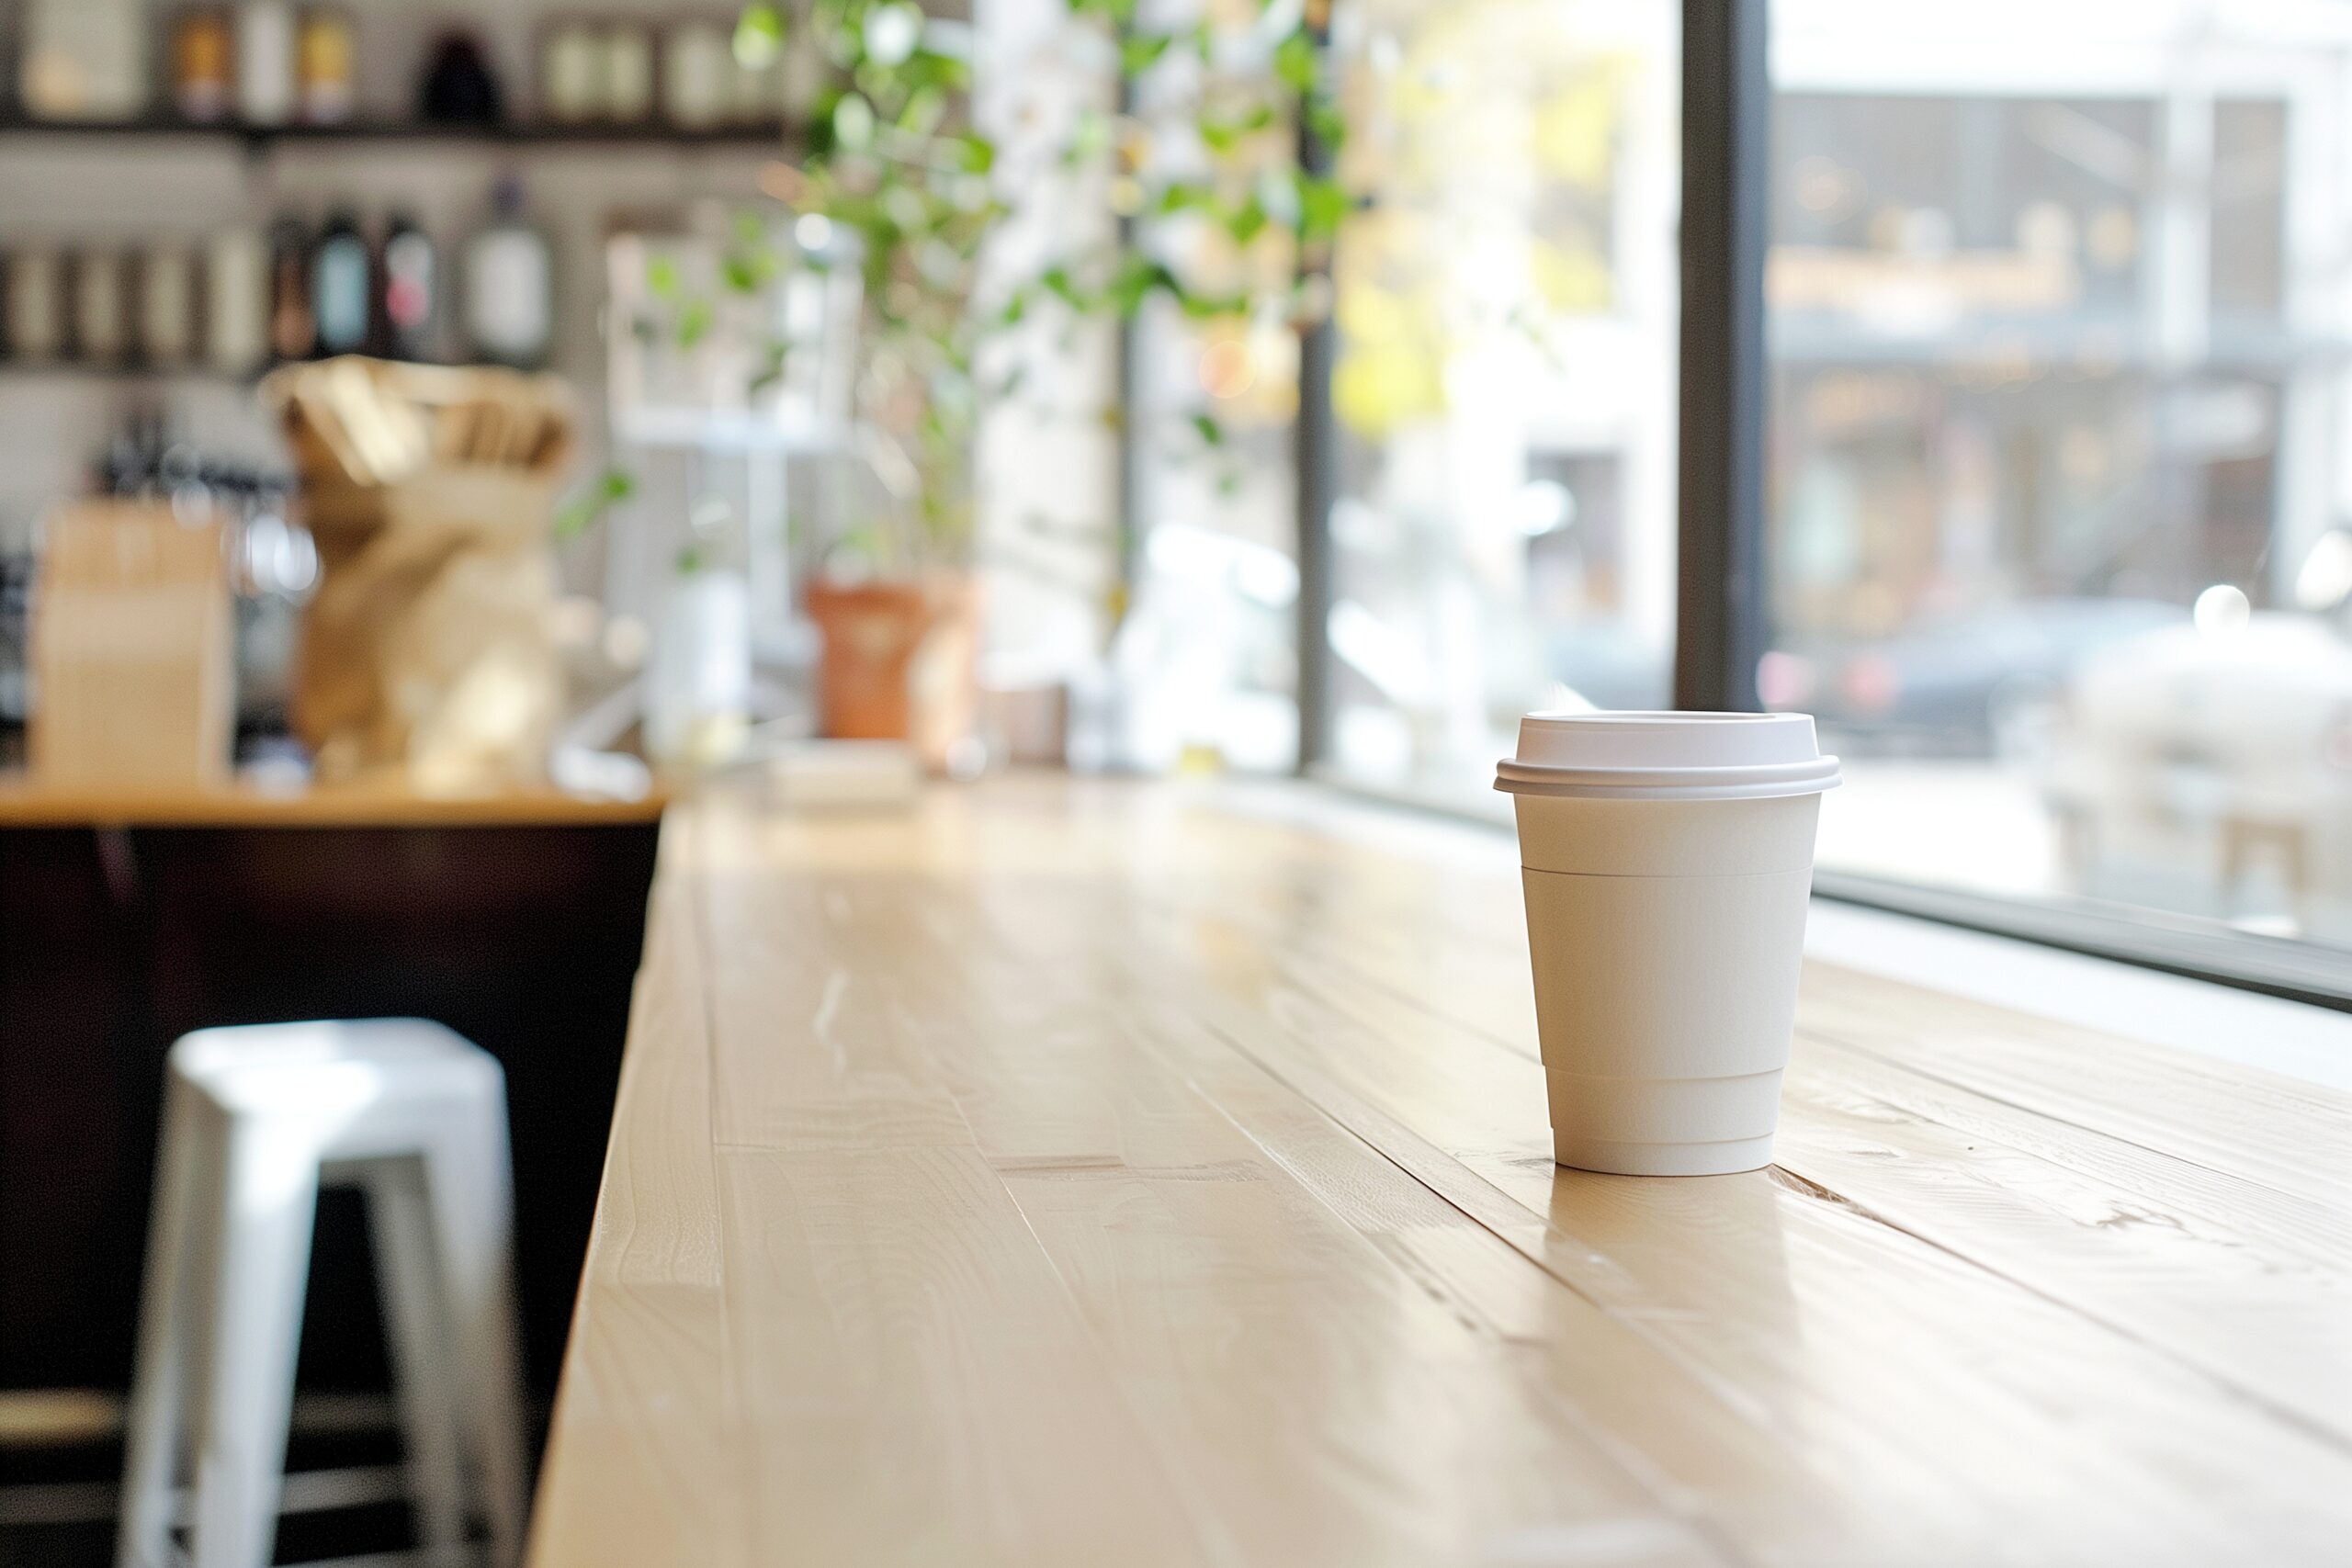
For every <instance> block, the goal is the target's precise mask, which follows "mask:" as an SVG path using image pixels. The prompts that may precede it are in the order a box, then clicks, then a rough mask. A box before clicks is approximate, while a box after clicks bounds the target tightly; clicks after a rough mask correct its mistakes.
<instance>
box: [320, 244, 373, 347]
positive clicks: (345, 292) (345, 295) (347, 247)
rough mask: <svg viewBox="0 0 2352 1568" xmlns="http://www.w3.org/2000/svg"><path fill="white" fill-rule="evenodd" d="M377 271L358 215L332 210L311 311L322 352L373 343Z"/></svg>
mask: <svg viewBox="0 0 2352 1568" xmlns="http://www.w3.org/2000/svg"><path fill="white" fill-rule="evenodd" d="M373 274H374V268H373V267H372V266H371V265H369V258H368V237H367V236H366V235H364V234H362V233H361V232H360V231H359V223H358V220H356V219H355V218H354V217H353V216H352V215H351V214H350V213H348V212H336V213H334V214H333V215H332V216H330V217H329V218H328V219H327V222H326V227H325V228H323V229H322V230H321V231H319V243H318V244H317V246H316V247H315V248H314V249H312V251H311V320H312V321H314V322H315V323H316V324H317V329H318V353H319V356H320V357H321V358H326V357H329V356H331V355H337V354H357V353H359V352H360V351H361V350H362V349H364V348H366V347H367V346H368V320H369V316H370V313H371V312H370V308H369V307H370V304H371V302H372V300H373V299H374V298H375V289H374V288H373V287H372V286H371V285H372V281H373Z"/></svg>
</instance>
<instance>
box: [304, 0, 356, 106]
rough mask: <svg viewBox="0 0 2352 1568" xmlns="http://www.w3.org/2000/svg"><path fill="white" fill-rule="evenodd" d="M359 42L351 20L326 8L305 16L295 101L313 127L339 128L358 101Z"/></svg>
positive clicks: (310, 9)
mask: <svg viewBox="0 0 2352 1568" xmlns="http://www.w3.org/2000/svg"><path fill="white" fill-rule="evenodd" d="M358 54H359V46H358V39H357V38H356V35H355V33H354V31H353V28H352V24H351V17H349V16H348V15H346V14H345V13H344V12H342V11H339V10H336V9H334V7H332V6H310V7H308V8H307V9H305V10H304V11H303V13H302V29H301V34H300V42H299V44H298V45H297V47H296V50H295V56H294V61H295V64H294V88H295V98H296V101H297V103H298V104H299V105H300V109H301V115H302V118H303V120H304V121H305V122H306V123H308V124H311V125H339V124H341V123H342V122H344V121H345V120H347V119H349V118H351V111H352V109H353V107H354V106H356V104H357V102H358V98H359V90H358V81H357V71H358V63H359V62H358Z"/></svg>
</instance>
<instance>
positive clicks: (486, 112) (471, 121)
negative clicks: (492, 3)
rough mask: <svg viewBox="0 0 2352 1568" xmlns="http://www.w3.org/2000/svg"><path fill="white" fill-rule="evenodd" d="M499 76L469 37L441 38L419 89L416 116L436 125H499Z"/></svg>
mask: <svg viewBox="0 0 2352 1568" xmlns="http://www.w3.org/2000/svg"><path fill="white" fill-rule="evenodd" d="M416 107H417V113H418V115H419V116H420V117H421V118H424V119H425V120H427V121H430V122H432V123H434V124H436V125H496V124H497V123H498V122H499V120H500V119H501V118H503V95H502V94H501V93H500V91H499V87H498V73H496V72H494V71H492V69H491V65H490V57H489V56H488V55H487V54H485V53H483V52H482V47H481V40H480V39H476V38H475V37H474V36H473V35H472V34H470V33H464V32H450V33H444V34H442V35H441V38H440V39H439V40H438V41H437V42H435V44H434V46H433V59H432V63H431V64H429V65H428V66H426V67H425V72H424V80H423V81H422V82H421V83H419V84H418V86H417V103H416Z"/></svg>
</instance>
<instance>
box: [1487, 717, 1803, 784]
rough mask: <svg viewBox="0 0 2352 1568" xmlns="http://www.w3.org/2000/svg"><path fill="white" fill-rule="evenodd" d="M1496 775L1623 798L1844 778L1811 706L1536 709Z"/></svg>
mask: <svg viewBox="0 0 2352 1568" xmlns="http://www.w3.org/2000/svg"><path fill="white" fill-rule="evenodd" d="M1495 775H1496V776H1495V787H1496V788H1497V789H1498V790H1501V791H1502V792H1503V793H1504V794H1506V795H1584V796H1593V797H1600V798H1607V799H1617V800H1770V799H1774V798H1777V797H1779V796H1782V795H1816V794H1819V793H1820V792H1821V791H1823V790H1829V789H1835V788H1837V787H1838V759H1837V758H1835V757H1827V756H1824V755H1823V754H1822V751H1821V745H1820V742H1819V741H1818V740H1816V739H1815V737H1814V732H1813V716H1812V715H1810V714H1802V713H1532V714H1529V715H1528V716H1526V717H1524V718H1522V719H1521V720H1520V721H1519V754H1518V755H1517V756H1515V757H1506V758H1504V759H1503V760H1502V761H1500V762H1498V763H1497V764H1496V765H1495Z"/></svg>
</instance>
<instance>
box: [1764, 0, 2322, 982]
mask: <svg viewBox="0 0 2352 1568" xmlns="http://www.w3.org/2000/svg"><path fill="white" fill-rule="evenodd" d="M1772 65H1773V74H1774V86H1775V94H1774V99H1773V109H1772V137H1773V152H1772V166H1773V177H1774V186H1773V191H1772V196H1771V203H1770V239H1771V244H1772V248H1771V252H1770V261H1769V265H1768V270H1767V275H1766V296H1767V299H1768V302H1769V306H1770V344H1771V367H1772V369H1771V386H1770V392H1771V397H1770V449H1769V450H1770V464H1769V469H1768V474H1769V479H1768V491H1767V506H1766V518H1767V522H1766V535H1765V540H1764V559H1765V561H1766V567H1767V571H1766V578H1767V584H1768V588H1767V594H1766V602H1767V615H1768V620H1769V626H1768V632H1769V637H1770V649H1771V651H1770V652H1769V653H1768V654H1767V655H1766V656H1765V658H1764V660H1763V661H1762V664H1761V666H1760V668H1759V669H1758V689H1759V693H1760V694H1761V695H1762V697H1763V699H1764V700H1765V702H1766V703H1767V704H1769V705H1777V706H1784V707H1792V708H1800V709H1804V710H1807V711H1810V712H1813V713H1815V714H1817V715H1818V716H1820V717H1821V719H1822V721H1823V724H1824V728H1825V729H1826V730H1827V731H1828V732H1829V736H1830V739H1831V741H1832V743H1833V745H1834V747H1835V749H1837V750H1839V751H1841V752H1842V753H1843V754H1844V756H1845V757H1846V759H1847V776H1848V779H1849V787H1848V788H1846V789H1845V790H1842V791H1840V792H1839V793H1838V795H1837V796H1836V797H1834V799H1833V801H1832V803H1831V804H1830V805H1829V806H1828V807H1827V808H1826V812H1825V818H1824V825H1823V838H1822V859H1823V863H1824V865H1825V866H1826V867H1829V868H1833V870H1836V871H1849V872H1858V873H1862V874H1869V875H1872V876H1876V877H1881V878H1886V879H1890V880H1893V881H1899V882H1902V883H1906V884H1916V885H1920V886H1928V887H1931V888H1941V889H1953V890H1961V891H1965V892H1972V893H1983V894H1998V895H2006V896H2017V897H2025V898H2028V899H2030V900H2033V901H2035V902H2036V903H2037V904H2040V905H2042V906H2045V907H2047V906H2052V905H2056V906H2060V907H2068V908H2106V909H2109V910H2110V911H2125V910H2139V911H2145V912H2148V913H2149V914H2152V915H2154V916H2158V917H2162V918H2164V919H2167V920H2169V921H2174V922H2190V923H2203V924H2206V925H2208V926H2209V927H2211V929H2214V930H2224V929H2229V928H2235V929H2238V930H2241V931H2246V932H2252V933H2258V934H2264V935H2271V936H2280V937H2288V938H2296V939H2303V940H2307V941H2317V942H2329V943H2352V646H2347V642H2346V629H2347V625H2352V622H2347V599H2352V533H2347V532H2346V520H2347V517H2352V424H2347V419H2352V395H2348V394H2352V381H2347V375H2352V358H2347V355H2346V347H2347V340H2346V321H2347V307H2352V249H2347V248H2346V243H2345V240H2344V236H2345V234H2346V220H2347V217H2352V212H2347V205H2346V196H2347V194H2348V192H2352V187H2347V186H2346V174H2347V153H2352V141H2347V136H2352V126H2348V125H2347V112H2352V7H2346V8H2345V9H2344V10H2343V11H2342V12H2341V13H2339V12H2337V11H2336V10H2335V8H2332V7H2320V8H2317V9H2315V10H2313V9H2301V10H2294V11H2291V12H2287V11H2278V10H2276V9H2272V8H2266V7H2249V8H2245V9H2243V10H2240V9H2238V8H2234V7H2225V6H2189V5H2163V4H2156V5H2148V6H2130V7H2118V6H2038V7H2035V8H2033V9H2032V10H2031V11H2030V13H2027V12H2024V11H2021V10H2019V9H2018V8H2016V7H2011V6H2001V5H1993V6H1975V7H1970V8H1967V9H1966V10H1965V11H1964V12H1957V13H1951V14H1947V13H1945V12H1942V11H1936V12H1928V11H1924V10H1919V9H1917V8H1913V7H1885V6H1856V5H1852V4H1849V3H1846V0H1783V3H1782V4H1781V5H1780V6H1777V7H1776V8H1775V31H1774V39H1773V58H1772Z"/></svg>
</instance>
